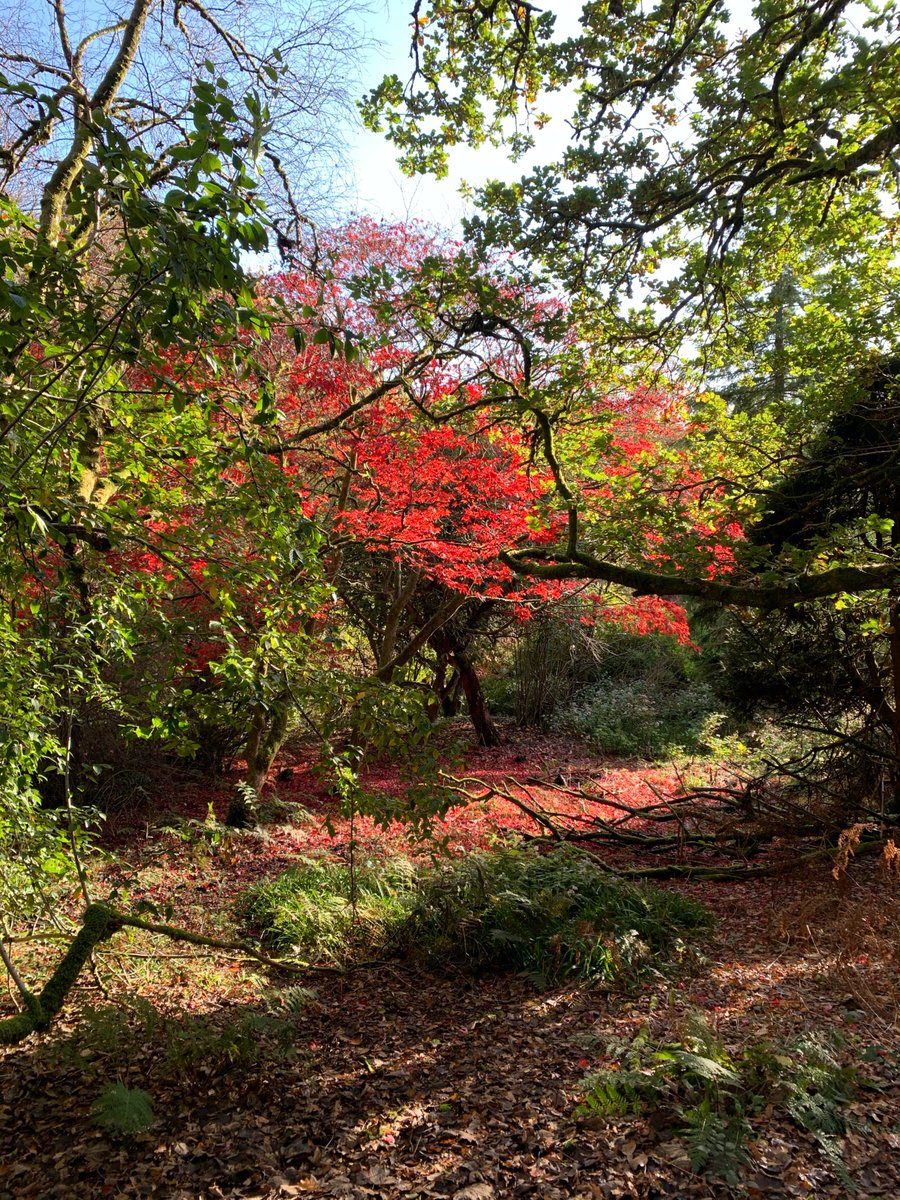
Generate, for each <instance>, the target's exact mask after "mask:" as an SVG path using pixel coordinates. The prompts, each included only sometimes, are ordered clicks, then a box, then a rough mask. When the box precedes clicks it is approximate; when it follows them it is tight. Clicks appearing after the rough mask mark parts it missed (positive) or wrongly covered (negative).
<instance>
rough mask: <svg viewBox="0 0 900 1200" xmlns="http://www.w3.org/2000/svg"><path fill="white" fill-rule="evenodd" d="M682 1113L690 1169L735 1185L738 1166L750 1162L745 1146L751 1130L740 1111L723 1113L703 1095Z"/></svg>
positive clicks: (684, 1140) (743, 1165)
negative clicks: (701, 1098) (695, 1103)
mask: <svg viewBox="0 0 900 1200" xmlns="http://www.w3.org/2000/svg"><path fill="white" fill-rule="evenodd" d="M681 1115H682V1120H683V1121H684V1125H683V1126H682V1130H681V1137H682V1141H683V1142H684V1148H685V1150H686V1151H687V1155H688V1158H689V1159H690V1161H691V1167H692V1169H693V1170H694V1171H698V1172H702V1173H703V1174H704V1175H711V1176H713V1177H715V1178H716V1179H721V1180H722V1181H723V1182H724V1183H727V1184H730V1185H731V1186H732V1187H734V1186H736V1185H737V1184H738V1183H739V1182H740V1175H741V1168H742V1167H746V1166H748V1165H749V1163H750V1161H751V1159H750V1155H749V1154H748V1153H747V1149H746V1142H747V1138H748V1137H749V1135H750V1132H751V1130H750V1126H749V1125H748V1124H747V1121H746V1120H745V1119H744V1117H743V1114H741V1113H740V1112H733V1113H731V1114H729V1115H727V1116H726V1115H723V1114H722V1113H720V1112H717V1111H716V1108H715V1106H714V1103H713V1101H712V1100H711V1099H710V1098H709V1097H705V1098H704V1099H703V1100H701V1102H700V1103H699V1104H698V1105H697V1107H696V1108H692V1109H687V1110H684V1111H683V1112H682V1114H681Z"/></svg>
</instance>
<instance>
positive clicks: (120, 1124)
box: [93, 1083, 154, 1133]
mask: <svg viewBox="0 0 900 1200" xmlns="http://www.w3.org/2000/svg"><path fill="white" fill-rule="evenodd" d="M93 1116H94V1121H95V1122H96V1123H97V1124H98V1125H100V1126H102V1128H104V1129H108V1130H109V1131H110V1132H111V1133H143V1132H144V1130H145V1129H149V1127H150V1126H151V1125H152V1124H153V1121H154V1116H153V1100H152V1098H151V1097H150V1095H149V1094H148V1093H147V1092H143V1091H141V1089H140V1088H128V1087H126V1086H125V1085H124V1083H111V1084H109V1085H108V1086H107V1087H105V1088H104V1089H103V1091H102V1092H101V1093H100V1095H99V1097H98V1098H97V1102H96V1104H95V1105H94V1109H93Z"/></svg>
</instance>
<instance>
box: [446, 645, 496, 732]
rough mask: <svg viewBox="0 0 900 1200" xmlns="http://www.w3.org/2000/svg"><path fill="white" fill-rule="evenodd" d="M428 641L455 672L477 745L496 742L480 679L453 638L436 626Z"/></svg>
mask: <svg viewBox="0 0 900 1200" xmlns="http://www.w3.org/2000/svg"><path fill="white" fill-rule="evenodd" d="M431 644H432V645H433V646H434V649H435V651H436V652H437V654H438V656H439V657H442V658H445V659H446V660H447V661H448V662H450V663H451V664H452V665H453V666H454V667H455V668H456V671H457V672H458V674H459V685H460V686H461V687H462V690H463V695H464V696H465V698H466V706H467V708H468V710H469V719H470V720H471V722H472V726H473V728H474V730H475V733H476V735H477V737H478V744H479V746H499V744H500V741H501V738H500V731H499V730H498V729H497V726H496V725H495V724H494V722H493V719H492V717H491V714H490V713H489V712H488V706H487V702H486V701H485V698H484V693H483V692H482V690H481V683H480V682H479V679H478V675H477V673H476V671H475V668H474V666H473V665H472V662H471V660H470V659H469V658H468V657H467V656H466V653H465V651H464V650H463V648H462V645H461V644H460V642H459V641H458V639H457V638H455V637H454V636H453V634H452V633H449V632H448V631H447V630H446V629H439V630H438V631H437V633H436V634H434V636H433V638H432V641H431Z"/></svg>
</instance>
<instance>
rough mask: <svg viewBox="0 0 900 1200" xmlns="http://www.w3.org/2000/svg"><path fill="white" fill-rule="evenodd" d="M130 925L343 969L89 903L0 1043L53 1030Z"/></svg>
mask: <svg viewBox="0 0 900 1200" xmlns="http://www.w3.org/2000/svg"><path fill="white" fill-rule="evenodd" d="M126 928H128V929H143V930H144V931H145V932H147V933H154V934H159V935H160V936H162V937H167V938H170V939H171V940H172V941H176V942H186V943H187V944H188V945H190V946H202V947H204V948H208V949H212V950H221V951H223V952H225V953H229V954H239V955H241V956H242V957H247V958H252V959H254V960H255V961H256V962H259V963H262V964H263V965H264V966H267V967H274V968H276V969H278V970H280V971H293V972H306V971H329V970H335V971H337V970H339V968H329V967H316V966H313V965H311V964H308V963H291V962H284V961H282V960H281V959H277V958H271V957H270V956H269V955H268V954H263V953H262V952H261V951H260V950H258V949H257V948H256V947H255V946H253V945H251V944H250V943H249V942H244V941H225V940H223V939H221V938H211V937H205V936H204V935H203V934H199V933H193V932H192V931H191V930H189V929H182V928H181V927H180V926H178V925H166V924H162V923H159V922H156V921H147V920H144V918H142V917H135V916H131V915H130V914H128V913H123V912H119V911H118V910H117V909H114V908H112V907H110V906H109V905H108V904H99V903H98V904H89V905H88V907H87V908H86V909H85V912H84V917H83V919H82V923H81V928H80V929H79V931H78V933H77V934H76V935H75V937H74V939H73V941H72V943H71V945H70V946H69V948H68V950H67V951H66V953H65V954H64V955H63V957H62V959H61V960H60V962H59V964H58V965H57V967H56V969H55V970H54V972H53V974H52V975H51V976H50V978H49V979H48V981H47V983H46V984H45V986H44V988H43V990H42V991H41V992H40V993H39V994H38V995H34V994H33V993H31V992H28V991H27V989H25V990H24V991H23V992H22V995H23V999H24V1001H25V1008H24V1010H23V1011H22V1012H20V1013H17V1014H16V1016H14V1017H7V1018H6V1019H5V1020H3V1021H0V1046H15V1045H18V1043H19V1042H23V1041H24V1040H25V1039H26V1038H27V1037H29V1036H30V1035H31V1034H32V1033H41V1032H43V1031H45V1030H47V1029H49V1028H50V1026H51V1024H52V1023H53V1020H54V1018H55V1017H57V1016H58V1015H59V1013H60V1011H61V1010H62V1007H63V1005H64V1004H65V1002H66V997H67V996H68V995H69V992H70V991H71V990H72V988H73V987H74V986H75V983H76V982H77V980H78V976H79V975H80V974H81V971H82V968H83V967H84V966H85V964H86V963H87V962H88V960H89V959H90V957H91V955H92V954H93V952H94V950H96V948H97V947H98V946H99V945H100V943H101V942H104V941H106V940H107V939H108V938H110V937H112V935H113V934H114V933H117V932H118V931H119V930H120V929H126Z"/></svg>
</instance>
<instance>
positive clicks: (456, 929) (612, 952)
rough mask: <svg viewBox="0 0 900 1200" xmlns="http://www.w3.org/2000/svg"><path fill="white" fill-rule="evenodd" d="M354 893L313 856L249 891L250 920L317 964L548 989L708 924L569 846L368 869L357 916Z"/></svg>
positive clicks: (668, 944)
mask: <svg viewBox="0 0 900 1200" xmlns="http://www.w3.org/2000/svg"><path fill="white" fill-rule="evenodd" d="M349 886H350V879H349V869H348V868H347V867H346V866H344V865H338V864H335V863H334V862H330V861H328V860H326V859H320V860H312V859H307V860H304V861H303V863H302V864H300V865H299V866H298V867H295V868H291V869H289V870H288V871H286V872H284V874H282V875H280V876H279V877H278V878H277V879H274V880H270V881H268V882H266V883H262V884H258V885H256V886H255V887H253V888H251V889H250V891H249V892H248V893H247V894H246V895H245V897H244V899H243V901H242V903H241V906H240V907H241V914H242V916H243V918H244V920H245V921H247V922H248V923H249V924H251V925H252V926H253V927H254V928H256V929H257V930H258V931H259V932H260V933H261V934H262V936H263V938H264V939H265V940H266V941H267V942H268V943H269V944H270V945H272V946H273V947H275V948H276V949H278V950H280V951H282V952H284V951H287V952H293V953H299V954H303V955H304V956H309V957H312V958H313V959H316V960H321V959H329V960H331V961H338V962H340V961H346V960H347V959H348V958H350V957H351V956H352V955H353V954H354V953H358V952H360V951H363V950H365V952H366V953H370V954H372V953H375V954H385V953H398V952H405V953H408V954H410V955H414V956H419V957H423V958H425V959H426V960H427V961H430V962H432V963H448V962H449V963H453V964H455V965H458V966H464V967H470V968H474V969H479V970H516V971H522V972H524V973H526V974H528V975H529V976H530V977H532V978H534V979H535V981H536V982H539V983H541V984H552V983H555V982H558V981H560V980H563V979H570V978H577V979H591V978H602V979H613V978H615V977H617V976H619V975H621V974H623V973H629V972H633V971H634V970H636V969H637V968H638V967H639V966H640V965H641V964H642V963H644V962H646V961H647V960H648V959H649V958H650V956H651V955H654V954H660V955H663V954H666V953H671V952H673V951H675V952H677V951H678V950H679V949H680V947H681V945H682V941H681V939H682V937H683V935H687V934H689V933H692V932H697V931H701V930H705V929H707V928H708V926H709V923H710V918H709V914H708V913H707V912H706V910H705V909H703V908H702V907H701V906H700V905H699V904H697V903H695V902H694V901H692V900H689V899H686V898H685V897H683V896H680V895H678V894H677V893H675V892H668V891H664V890H661V889H659V888H652V887H638V886H634V885H631V884H627V883H624V882H622V881H620V880H617V879H616V878H615V877H613V876H610V875H609V874H607V873H605V872H603V871H602V870H601V869H600V868H598V867H597V865H596V864H595V863H593V862H592V861H591V860H590V859H589V858H587V857H586V856H585V855H583V854H580V853H579V852H578V851H576V850H574V849H571V848H569V847H562V848H558V849H554V850H553V851H551V852H550V853H547V854H542V853H540V852H538V851H537V850H534V849H528V850H519V849H514V848H501V849H499V850H493V851H490V852H485V853H481V854H472V855H469V856H468V857H466V858H464V859H459V860H456V861H454V862H452V863H448V864H444V865H441V866H437V867H431V868H428V869H425V870H422V871H420V872H418V873H416V872H414V871H413V869H412V868H411V866H410V864H409V863H408V862H407V861H406V860H388V861H386V862H384V863H382V864H380V865H376V864H374V863H368V864H366V865H365V866H364V867H363V868H361V869H360V870H359V871H358V872H357V878H356V912H355V916H354V911H353V906H352V905H351V903H350V900H349Z"/></svg>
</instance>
